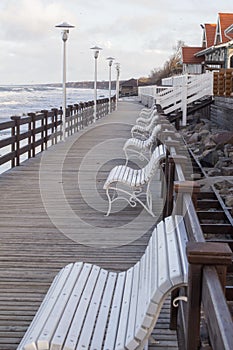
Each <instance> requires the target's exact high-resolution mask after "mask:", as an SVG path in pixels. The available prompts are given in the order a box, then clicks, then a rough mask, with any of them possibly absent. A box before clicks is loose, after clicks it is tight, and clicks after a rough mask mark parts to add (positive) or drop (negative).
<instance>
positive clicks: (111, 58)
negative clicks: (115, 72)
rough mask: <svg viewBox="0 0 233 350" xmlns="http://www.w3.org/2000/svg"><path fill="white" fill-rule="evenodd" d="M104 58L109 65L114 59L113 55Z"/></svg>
mask: <svg viewBox="0 0 233 350" xmlns="http://www.w3.org/2000/svg"><path fill="white" fill-rule="evenodd" d="M106 60H108V62H109V63H108V64H109V66H110V67H111V65H112V62H113V61H114V60H115V58H114V57H107V58H106Z"/></svg>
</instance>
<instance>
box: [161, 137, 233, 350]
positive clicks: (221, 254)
mask: <svg viewBox="0 0 233 350" xmlns="http://www.w3.org/2000/svg"><path fill="white" fill-rule="evenodd" d="M164 134H165V133H164ZM165 143H167V146H168V148H169V149H170V156H169V157H168V159H167V161H166V162H167V164H166V166H165V170H166V171H165V176H164V178H165V182H166V193H167V197H166V203H165V209H164V213H163V214H164V216H168V215H171V214H172V213H174V214H179V215H182V216H183V217H184V221H185V225H186V228H187V230H188V234H189V243H188V247H187V256H188V261H189V277H188V288H182V289H181V291H180V294H179V296H180V297H182V298H183V297H186V296H187V302H185V301H180V305H179V312H178V315H175V317H174V313H175V311H174V309H173V308H172V322H173V324H171V326H173V327H174V328H175V326H176V325H177V324H178V328H177V329H178V342H179V348H180V349H184V350H197V349H200V344H201V336H200V330H201V328H202V329H203V328H205V327H207V330H208V332H207V334H206V337H207V339H206V340H207V341H208V342H209V343H210V346H211V348H208V349H212V350H219V349H221V350H230V349H233V321H232V316H231V313H230V310H229V307H228V304H227V300H231V301H232V300H233V296H232V292H229V290H228V289H226V272H227V266H230V269H231V271H232V267H233V265H232V251H231V249H230V247H229V245H228V244H226V243H213V242H206V241H205V238H204V235H203V232H202V229H201V226H200V223H199V219H198V217H197V214H196V209H195V204H196V203H197V201H196V198H197V197H196V196H197V195H198V192H199V186H198V185H197V184H196V183H195V182H193V181H186V178H185V175H184V173H185V172H184V169H186V170H187V168H188V167H189V164H188V154H187V157H186V155H183V152H180V150H181V149H183V151H185V150H186V146H185V145H184V143H182V140H181V139H178V140H177V139H176V140H174V139H173V140H172V139H171V137H170V138H168V139H167V141H165ZM180 153H182V155H181V156H180V155H179V154H180ZM163 187H164V185H163ZM225 294H226V296H227V297H228V299H226V296H225ZM177 296H178V295H174V294H173V297H177ZM184 299H185V298H184ZM174 318H175V319H176V318H177V324H174Z"/></svg>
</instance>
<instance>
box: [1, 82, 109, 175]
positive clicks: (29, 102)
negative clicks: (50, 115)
mask: <svg viewBox="0 0 233 350" xmlns="http://www.w3.org/2000/svg"><path fill="white" fill-rule="evenodd" d="M114 94H115V91H114V90H112V95H114ZM108 96H109V91H108V90H102V89H98V90H97V98H105V97H108ZM92 100H94V89H80V88H71V87H67V88H66V102H67V105H74V104H76V103H80V102H87V101H92ZM62 101H63V90H62V87H59V86H57V85H55V86H54V85H52V84H46V85H44V84H43V85H42V84H38V85H0V123H3V122H6V121H9V120H10V117H12V116H26V115H27V114H28V113H30V112H39V111H41V110H44V109H46V110H51V109H52V108H58V109H59V108H60V107H61V106H62ZM22 130H23V127H22ZM9 136H10V129H7V130H2V131H1V130H0V140H3V139H5V138H8V137H9ZM9 150H10V147H9V146H7V147H4V148H1V149H0V157H1V156H3V155H5V154H6V153H8V152H9ZM23 160H26V155H24V156H23ZM9 168H10V162H8V163H5V164H3V165H0V174H1V173H3V172H4V171H6V170H8V169H9Z"/></svg>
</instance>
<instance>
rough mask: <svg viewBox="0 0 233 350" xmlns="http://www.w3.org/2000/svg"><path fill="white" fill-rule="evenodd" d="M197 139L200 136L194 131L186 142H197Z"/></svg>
mask: <svg viewBox="0 0 233 350" xmlns="http://www.w3.org/2000/svg"><path fill="white" fill-rule="evenodd" d="M199 139H200V136H199V134H198V132H195V133H194V134H192V135H191V136H190V138H189V139H188V141H187V142H188V143H194V142H198V141H199Z"/></svg>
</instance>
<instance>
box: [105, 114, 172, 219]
mask: <svg viewBox="0 0 233 350" xmlns="http://www.w3.org/2000/svg"><path fill="white" fill-rule="evenodd" d="M164 122H165V121H164V120H161V119H160V118H159V115H158V113H157V112H156V110H155V109H152V111H151V112H150V113H149V114H148V115H147V117H142V116H141V117H139V118H138V119H137V122H136V124H135V125H134V126H133V127H132V129H131V134H132V136H133V137H131V138H130V139H128V140H127V141H126V142H125V145H124V147H123V150H124V152H125V155H126V164H125V165H118V166H116V167H114V168H113V169H112V170H111V171H110V173H109V175H108V177H107V179H106V181H105V184H104V189H105V190H106V195H107V198H108V210H107V214H106V215H107V216H108V215H109V214H110V212H111V210H112V204H113V203H114V202H115V201H117V200H125V201H127V203H128V204H129V205H130V206H131V207H135V206H136V204H137V203H140V205H141V206H142V207H143V208H144V209H145V210H146V211H147V212H148V213H149V214H150V215H152V216H153V217H154V216H155V215H154V213H153V209H152V195H151V191H150V185H151V181H152V179H153V177H154V175H155V174H156V172H157V171H158V170H159V168H160V164H161V162H162V161H163V160H164V159H165V158H166V156H167V148H166V146H165V145H164V144H160V145H159V146H157V147H156V148H155V149H153V147H154V145H155V144H156V141H157V138H158V135H159V133H160V132H161V130H163V128H164V125H163V127H162V123H164ZM165 125H166V124H165ZM147 136H148V138H146V137H147ZM132 155H133V156H136V157H138V158H139V159H140V160H145V161H146V163H147V164H146V165H145V166H144V167H143V168H139V169H133V168H131V167H129V166H128V165H127V164H128V161H129V159H130V158H131V157H132ZM143 197H145V198H143Z"/></svg>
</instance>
